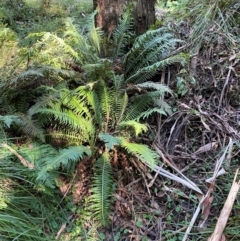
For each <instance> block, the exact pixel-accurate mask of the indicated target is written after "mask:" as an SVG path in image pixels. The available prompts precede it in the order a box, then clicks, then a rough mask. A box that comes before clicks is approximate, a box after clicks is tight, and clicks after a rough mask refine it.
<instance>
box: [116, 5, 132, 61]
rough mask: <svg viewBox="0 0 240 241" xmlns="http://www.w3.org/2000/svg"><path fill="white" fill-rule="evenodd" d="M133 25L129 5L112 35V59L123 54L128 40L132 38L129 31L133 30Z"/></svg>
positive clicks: (130, 6)
mask: <svg viewBox="0 0 240 241" xmlns="http://www.w3.org/2000/svg"><path fill="white" fill-rule="evenodd" d="M133 23H134V21H133V6H132V4H129V5H128V6H127V7H126V9H125V11H124V13H123V14H122V17H121V19H120V22H119V24H118V26H117V28H116V30H115V31H114V34H113V40H112V44H113V54H112V56H113V58H117V57H121V56H122V55H123V54H124V52H125V51H124V48H126V45H127V44H128V40H129V38H130V37H133V36H131V33H130V31H129V30H130V29H131V28H133Z"/></svg>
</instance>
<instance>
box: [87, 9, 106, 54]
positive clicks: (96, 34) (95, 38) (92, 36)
mask: <svg viewBox="0 0 240 241" xmlns="http://www.w3.org/2000/svg"><path fill="white" fill-rule="evenodd" d="M96 13H97V11H94V12H93V13H92V14H91V16H90V18H89V20H90V23H91V25H90V29H89V34H88V39H89V43H90V45H91V46H92V47H93V48H94V49H95V50H96V52H97V53H98V55H99V56H100V55H101V43H102V37H103V34H104V33H103V31H102V30H100V29H99V28H97V27H96V26H95V15H96Z"/></svg>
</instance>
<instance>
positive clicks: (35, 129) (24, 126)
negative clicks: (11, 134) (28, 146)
mask: <svg viewBox="0 0 240 241" xmlns="http://www.w3.org/2000/svg"><path fill="white" fill-rule="evenodd" d="M18 116H19V119H21V122H22V123H21V126H20V129H21V130H22V131H23V132H24V133H26V134H27V135H30V136H33V137H36V138H38V139H39V140H41V141H42V142H45V134H44V130H43V129H42V128H41V126H40V125H39V123H38V122H37V121H35V120H32V119H30V118H29V117H28V116H27V115H24V114H18Z"/></svg>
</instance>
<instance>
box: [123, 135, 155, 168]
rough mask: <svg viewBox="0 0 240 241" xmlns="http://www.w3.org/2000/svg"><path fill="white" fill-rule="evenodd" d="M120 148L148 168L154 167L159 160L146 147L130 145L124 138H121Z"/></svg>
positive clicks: (135, 144)
mask: <svg viewBox="0 0 240 241" xmlns="http://www.w3.org/2000/svg"><path fill="white" fill-rule="evenodd" d="M120 146H122V147H123V148H124V149H126V151H127V152H128V153H130V154H132V155H135V156H137V157H138V158H139V159H140V160H141V161H142V162H143V163H147V164H148V165H149V166H150V167H154V165H155V164H156V162H157V159H158V158H159V156H158V154H157V153H156V152H154V151H152V150H151V149H150V148H149V147H148V146H146V145H143V144H137V143H130V142H128V141H127V140H126V139H124V138H121V143H120Z"/></svg>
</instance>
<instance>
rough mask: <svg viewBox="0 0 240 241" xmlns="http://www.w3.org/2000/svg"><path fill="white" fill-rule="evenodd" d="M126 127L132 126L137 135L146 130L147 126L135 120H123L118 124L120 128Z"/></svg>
mask: <svg viewBox="0 0 240 241" xmlns="http://www.w3.org/2000/svg"><path fill="white" fill-rule="evenodd" d="M128 127H130V128H132V129H133V130H134V132H135V135H136V136H138V135H139V134H140V133H142V132H146V131H147V129H148V128H147V126H146V125H144V124H141V123H139V122H138V121H135V120H129V121H123V122H121V123H120V124H119V128H120V129H125V130H126V129H128Z"/></svg>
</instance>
